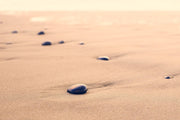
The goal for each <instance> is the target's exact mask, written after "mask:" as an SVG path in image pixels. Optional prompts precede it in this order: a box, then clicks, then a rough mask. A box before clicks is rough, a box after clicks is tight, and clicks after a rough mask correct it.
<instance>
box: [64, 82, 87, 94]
mask: <svg viewBox="0 0 180 120" xmlns="http://www.w3.org/2000/svg"><path fill="white" fill-rule="evenodd" d="M87 90H88V89H87V86H86V85H84V84H76V85H72V86H71V87H70V88H68V89H67V92H68V93H70V94H85V93H86V92H87Z"/></svg>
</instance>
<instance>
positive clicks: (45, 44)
mask: <svg viewBox="0 0 180 120" xmlns="http://www.w3.org/2000/svg"><path fill="white" fill-rule="evenodd" d="M51 44H52V43H51V42H49V41H46V42H44V43H42V44H41V45H42V46H47V45H51Z"/></svg>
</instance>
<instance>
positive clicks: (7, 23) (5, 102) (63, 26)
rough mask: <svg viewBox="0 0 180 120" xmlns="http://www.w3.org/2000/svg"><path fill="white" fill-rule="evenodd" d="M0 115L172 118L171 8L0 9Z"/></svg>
mask: <svg viewBox="0 0 180 120" xmlns="http://www.w3.org/2000/svg"><path fill="white" fill-rule="evenodd" d="M14 30H17V31H18V33H14V34H13V33H11V32H12V31H14ZM40 31H44V32H45V35H37V33H38V32H40ZM61 40H64V42H65V43H64V44H58V43H59V41H61ZM45 41H50V42H52V45H51V46H41V44H42V43H43V42H45ZM80 43H84V45H80ZM98 56H108V57H109V58H110V60H109V61H102V60H98V59H97V57H98ZM165 76H171V79H165V78H164V77H165ZM73 84H86V85H87V86H88V92H87V93H86V94H84V95H71V94H69V93H67V92H66V91H67V88H69V87H70V86H71V85H73ZM0 120H180V14H179V12H0Z"/></svg>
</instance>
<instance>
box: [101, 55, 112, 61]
mask: <svg viewBox="0 0 180 120" xmlns="http://www.w3.org/2000/svg"><path fill="white" fill-rule="evenodd" d="M109 59H110V58H109V57H108V56H99V57H98V60H105V61H108V60H109Z"/></svg>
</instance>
